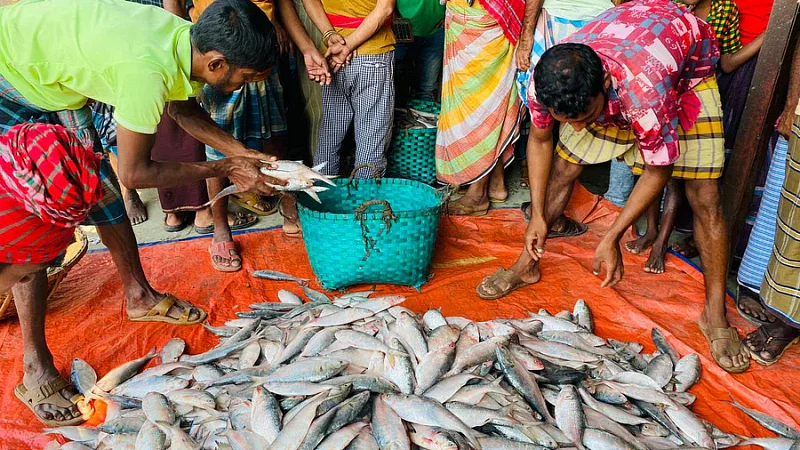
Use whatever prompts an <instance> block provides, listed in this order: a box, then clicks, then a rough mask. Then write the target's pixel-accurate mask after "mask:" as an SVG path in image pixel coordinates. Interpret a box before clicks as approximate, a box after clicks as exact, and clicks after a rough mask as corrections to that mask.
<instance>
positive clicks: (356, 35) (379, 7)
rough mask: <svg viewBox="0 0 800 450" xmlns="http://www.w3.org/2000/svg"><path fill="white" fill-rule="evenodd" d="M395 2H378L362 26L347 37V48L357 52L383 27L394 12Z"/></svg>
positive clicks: (389, 0) (382, 0)
mask: <svg viewBox="0 0 800 450" xmlns="http://www.w3.org/2000/svg"><path fill="white" fill-rule="evenodd" d="M394 5H395V0H378V3H377V4H376V5H375V8H374V9H373V10H372V11H371V12H370V13H369V14H368V15H367V17H366V18H365V19H364V21H363V22H362V23H361V25H359V26H358V28H356V31H354V32H353V33H352V34H350V35H349V36H347V39H346V41H347V46H348V47H349V48H350V50H351V51H352V50H355V49H357V48H358V47H360V46H361V44H363V43H364V42H367V40H369V38H371V37H372V36H374V35H375V33H377V32H378V30H380V29H381V28H382V27H383V24H385V23H386V21H387V20H389V18H391V17H392V13H393V12H394Z"/></svg>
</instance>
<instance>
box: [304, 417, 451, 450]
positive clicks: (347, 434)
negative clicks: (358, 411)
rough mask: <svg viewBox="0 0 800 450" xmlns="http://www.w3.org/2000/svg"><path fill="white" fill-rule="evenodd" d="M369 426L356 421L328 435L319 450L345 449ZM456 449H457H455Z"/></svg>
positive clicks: (318, 447)
mask: <svg viewBox="0 0 800 450" xmlns="http://www.w3.org/2000/svg"><path fill="white" fill-rule="evenodd" d="M365 426H367V424H366V423H364V422H356V423H353V424H350V425H348V426H346V427H344V428H341V429H339V430H338V431H335V432H333V433H331V434H329V435H328V437H326V438H325V439H323V441H322V442H320V444H319V445H318V446H317V450H344V449H345V448H347V446H348V445H349V444H350V442H352V441H353V439H355V438H356V436H358V435H359V433H360V432H361V429H362V428H364V427H365ZM454 450H455V449H454Z"/></svg>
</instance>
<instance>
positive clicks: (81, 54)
mask: <svg viewBox="0 0 800 450" xmlns="http://www.w3.org/2000/svg"><path fill="white" fill-rule="evenodd" d="M276 53H277V44H276V38H275V32H274V29H273V28H272V26H271V24H270V22H269V20H268V19H267V17H266V15H264V13H263V12H261V10H260V9H258V7H257V6H255V5H254V4H253V3H251V2H250V1H247V0H218V1H217V2H215V3H214V4H213V5H212V6H210V7H209V8H208V9H207V10H206V11H205V13H204V14H203V15H202V16H201V17H200V19H199V20H198V22H197V23H196V24H195V25H192V24H191V23H190V22H187V21H185V20H183V19H180V18H178V17H176V16H175V15H173V14H171V13H170V12H167V11H165V10H163V9H160V8H156V7H152V6H143V5H139V4H134V3H129V2H125V1H122V0H92V1H89V0H21V1H19V2H18V3H16V4H12V5H9V6H4V7H0V132H3V133H4V132H7V131H8V129H10V128H11V127H12V126H13V125H15V124H18V123H24V122H31V121H33V122H48V123H60V124H61V125H63V126H65V127H66V128H67V129H68V130H69V131H70V132H72V133H73V134H75V135H76V136H77V137H78V138H79V139H80V140H81V142H82V143H83V144H84V145H86V146H87V147H88V146H91V145H94V149H95V151H98V152H99V151H101V149H102V146H101V145H100V144H99V143H97V140H98V139H97V133H96V131H95V130H94V127H93V125H92V114H91V110H90V108H89V107H88V105H87V102H89V101H90V100H96V101H100V102H103V103H107V104H109V105H111V106H114V107H115V112H114V118H115V119H116V121H117V123H118V130H117V145H118V150H119V177H120V179H121V180H122V182H123V183H124V184H125V185H126V186H128V187H129V188H132V189H137V188H150V187H166V186H176V185H184V184H188V183H192V182H196V181H199V180H203V179H206V178H212V177H228V178H230V179H231V181H232V182H233V183H235V184H236V185H237V186H238V187H239V188H240V189H241V190H243V191H253V192H258V193H261V194H264V195H271V194H273V190H272V188H271V187H270V185H269V184H285V183H283V182H281V181H279V180H275V179H273V178H270V177H266V176H264V175H262V174H261V173H260V171H259V169H260V168H261V167H262V166H263V165H264V164H265V163H263V162H261V160H263V159H265V158H267V157H265V156H264V155H263V154H261V153H258V152H253V151H250V150H248V149H247V148H245V146H244V145H243V144H241V143H239V142H238V141H236V140H235V139H234V138H233V137H231V136H230V135H228V134H226V133H225V132H224V131H222V130H221V129H220V128H219V127H217V126H216V124H215V123H214V122H213V121H212V120H211V119H210V118H209V117H208V115H207V114H206V113H205V112H204V111H203V110H202V108H201V107H200V106H199V104H198V103H197V101H196V100H195V99H194V98H192V97H194V96H195V95H196V94H197V93H198V92H199V91H200V89H201V88H202V87H203V85H205V84H208V85H211V86H212V87H214V88H215V89H217V90H219V91H222V92H233V91H234V90H236V89H239V88H240V87H241V86H242V85H243V84H244V83H245V82H249V81H257V80H263V79H265V78H266V76H267V74H268V73H269V69H270V67H271V66H272V64H273V61H274V59H275V55H276ZM167 102H169V112H170V114H171V115H172V116H173V117H174V118H175V120H176V121H177V122H178V124H180V125H181V126H182V127H183V128H184V129H185V130H186V131H187V132H188V133H189V134H191V135H192V136H194V137H195V138H197V139H198V140H200V141H202V142H204V143H206V144H208V145H211V146H213V147H214V148H217V149H219V150H220V151H221V152H223V153H225V154H226V155H227V156H229V158H227V159H224V160H220V161H215V162H202V163H176V162H156V161H151V159H150V151H151V147H152V146H153V142H154V140H155V135H154V133H155V131H156V127H157V125H158V123H159V120H160V117H161V114H162V112H163V111H164V108H165V105H166V104H167ZM89 148H91V147H89ZM100 175H101V178H102V184H103V190H104V197H103V199H102V201H101V203H100V204H99V205H98V206H97V207H95V208H94V209H92V211H91V212H90V214H89V218H88V220H87V222H86V223H87V224H90V225H95V226H97V231H98V234H99V235H100V238H101V239H102V241H103V243H104V244H105V245H106V247H108V249H109V251H110V253H111V256H112V259H113V260H114V263H115V265H116V267H117V270H118V272H119V274H120V276H121V278H122V283H123V288H124V292H125V299H126V302H127V314H128V318H129V319H130V320H132V321H140V322H147V321H154V322H164V323H170V324H177V325H191V324H197V323H200V322H202V321H203V320H205V317H206V312H205V311H203V310H202V309H200V308H197V307H194V306H192V305H191V304H190V303H188V302H185V301H182V300H178V299H177V298H175V297H174V296H172V295H170V294H162V293H159V292H157V291H156V290H154V289H153V288H152V287H151V286H150V284H149V283H148V281H147V279H146V277H145V275H144V270H143V269H142V265H141V261H140V260H139V255H138V249H137V244H136V237H135V235H134V234H133V229H132V227H131V224H130V221H129V220H128V218H127V217H126V215H125V207H124V204H123V202H122V199H121V197H120V195H119V184H118V182H117V180H116V178H115V177H114V175H113V173H112V172H111V169H110V165H109V164H108V161H107V160H103V162H102V163H101V171H100ZM3 220H4V219H3V218H2V216H0V226H4V225H9V224H4V223H3ZM5 220H8V219H5ZM46 293H47V276H46V273H45V271H44V270H42V271H41V272H40V273H38V274H37V275H36V276H33V277H30V280H29V281H28V282H26V283H23V286H21V287H20V288H19V289H15V300H16V301H17V302H22V303H26V302H29V304H41V303H42V302H43V301H44V299H43V296H46ZM42 314H43V310H42ZM20 326H21V328H22V329H23V335H24V336H33V337H35V338H36V339H34V338H31V339H32V340H33V341H36V342H39V343H40V344H38V346H37V348H35V349H31V351H26V352H25V361H24V362H25V377H24V379H23V384H24V387H25V389H24V390H22V391H21V392H26V393H25V394H23V395H19V394H18V397H19V398H20V400H22V401H23V402H24V403H25V404H26V405H27V406H28V407H29V408H30V409H31V410H32V411H33V412H34V413H35V414H36V416H37V418H38V419H39V420H44V421H48V422H49V423H50V424H51V425H52V423H53V422H57V423H59V424H65V423H74V422H75V421H76V420H79V419H80V414H79V412H78V410H77V407H76V406H75V405H76V404H77V403H78V401H79V400H78V399H77V398H78V397H77V396H76V395H75V392H74V391H73V389H72V388H71V387H69V386H68V383H67V384H65V383H63V382H56V383H55V384H54V380H57V379H58V378H59V373H58V371H57V370H56V368H55V366H54V365H53V358H52V355H51V354H50V352H49V350H48V349H47V346H46V344H44V318H43V317H36V318H35V320H32V321H25V323H23V321H21V322H20ZM24 344H28V345H30V343H29V342H24ZM53 385H58V386H63V385H67V387H66V388H59V389H57V390H55V392H53V390H52V389H48V386H53ZM59 396H60V397H63V399H66V400H68V401H70V402H71V403H72V405H73V406H72V407H71V408H63V407H57V406H55V405H57V404H63V401H62V399H60V398H59Z"/></svg>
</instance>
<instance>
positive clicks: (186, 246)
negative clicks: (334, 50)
mask: <svg viewBox="0 0 800 450" xmlns="http://www.w3.org/2000/svg"><path fill="white" fill-rule="evenodd" d="M570 209H571V214H572V216H573V217H576V218H578V219H585V220H586V221H587V222H589V223H590V229H589V232H588V233H587V234H586V235H584V236H583V237H581V238H577V239H557V240H552V241H549V242H548V244H547V251H546V253H545V259H544V262H543V263H542V273H543V278H542V281H541V282H540V283H538V284H537V285H535V286H532V287H529V288H526V289H522V290H519V291H517V292H515V293H514V294H512V295H510V296H509V297H507V298H505V299H502V300H500V301H494V302H486V301H482V300H480V299H479V298H478V297H477V295H476V294H475V287H476V286H477V284H478V283H479V282H480V280H481V279H482V278H483V277H484V276H486V275H488V274H490V273H491V272H493V271H494V270H495V269H496V268H497V267H498V266H505V267H507V266H508V265H510V264H512V263H513V262H514V260H515V258H516V257H517V256H518V253H519V251H520V248H521V243H520V242H521V241H520V239H521V237H522V234H523V232H524V230H525V224H524V223H523V222H522V218H521V215H520V213H519V212H518V211H516V210H501V211H494V212H493V213H491V214H490V215H488V216H486V217H484V218H443V219H442V223H441V231H440V234H439V240H438V243H437V247H438V248H437V251H436V256H435V260H434V268H433V270H432V272H433V278H432V279H431V280H430V282H429V283H428V284H426V285H425V286H423V287H422V292H421V293H418V292H416V291H415V290H413V289H410V288H401V287H389V286H380V287H379V289H380V292H381V293H382V294H385V293H400V294H403V295H406V296H407V297H408V300H407V301H406V303H405V304H404V306H406V307H408V308H410V309H412V310H414V311H417V312H424V311H425V310H426V309H427V308H441V309H442V313H444V314H445V315H448V316H463V317H467V318H470V319H474V320H488V319H492V318H497V317H524V316H525V311H526V310H532V311H538V310H539V309H540V308H545V309H547V310H549V311H551V312H553V313H555V312H558V311H560V310H563V309H570V310H571V309H572V306H573V304H574V302H575V300H576V299H578V298H583V299H585V300H586V301H587V303H588V304H589V306H590V307H591V308H592V311H593V312H594V317H595V321H596V324H597V330H596V332H597V334H598V335H600V336H603V337H606V338H609V337H611V338H615V339H620V340H631V341H638V342H641V343H642V344H644V345H645V351H647V352H652V351H654V350H655V349H654V347H653V344H652V342H651V341H650V330H651V328H652V327H658V328H661V329H662V330H663V331H664V333H665V335H666V336H667V338H668V339H669V341H670V342H671V343H672V344H673V345H674V346H675V348H676V349H677V350H678V351H679V352H680V354H681V355H685V354H687V353H691V352H696V353H699V354H700V358H701V361H702V364H703V369H702V377H701V382H700V383H699V384H698V385H696V386H695V387H694V388H693V389H692V390H691V392H692V393H693V394H695V395H696V396H697V397H698V400H697V402H696V403H695V404H694V406H693V410H694V411H695V412H696V413H697V414H699V415H700V416H702V417H703V418H705V419H708V420H709V421H711V422H713V423H714V424H716V425H717V426H718V427H720V428H721V429H723V430H725V431H729V432H735V433H740V434H744V435H750V436H752V435H756V436H771V435H772V434H771V433H769V432H768V431H766V430H764V429H763V428H761V427H760V426H758V425H757V424H756V423H755V422H753V421H752V420H751V419H749V418H748V417H746V416H745V415H744V414H743V413H741V412H739V411H738V410H737V409H735V408H733V407H732V406H731V405H729V404H728V403H727V402H728V401H730V399H731V396H733V398H735V399H736V400H738V401H739V402H741V403H743V404H744V405H745V406H748V407H751V408H756V409H758V410H760V411H763V412H766V413H768V414H771V415H773V416H774V417H776V418H779V419H781V420H783V421H784V422H786V423H788V424H790V425H793V426H795V427H798V428H800V395H798V394H797V393H798V392H800V352H798V351H797V350H795V349H792V350H790V351H789V352H787V354H786V355H785V356H784V358H783V359H782V360H781V362H780V363H779V364H776V365H775V366H773V367H770V368H764V367H761V366H759V365H757V364H753V368H752V369H751V370H750V371H748V372H747V373H745V374H743V375H729V374H727V373H725V372H724V371H722V370H721V369H719V368H718V367H717V366H716V365H715V364H714V362H713V360H712V359H711V355H710V353H709V351H708V347H707V345H706V343H705V341H704V340H703V338H702V336H701V335H700V332H699V331H698V329H697V326H696V325H695V323H696V320H697V317H698V315H699V314H700V311H701V308H702V303H703V298H704V295H703V283H702V274H701V273H700V272H698V271H697V270H696V269H695V268H694V267H692V266H691V265H690V264H688V263H686V262H684V261H682V260H680V259H678V258H676V257H674V256H669V257H668V259H667V262H668V264H667V272H666V273H665V274H662V275H651V274H646V273H644V272H643V271H642V265H643V263H644V261H645V258H644V257H642V256H638V257H637V256H632V255H629V254H625V255H624V260H625V278H624V279H623V281H622V282H621V283H620V284H619V285H617V286H616V287H614V288H606V289H601V288H600V279H599V278H597V277H595V276H594V275H592V270H591V264H592V259H593V256H594V247H595V246H596V245H597V243H598V242H599V239H600V236H601V235H602V233H603V231H604V230H605V229H606V228H607V227H608V225H609V224H610V223H611V221H613V219H614V218H615V217H616V215H617V211H616V209H615V208H614V207H613V206H610V205H608V204H607V203H606V202H605V201H602V200H599V199H598V198H596V197H594V196H592V195H591V194H589V193H588V192H586V191H584V190H580V189H579V190H577V192H576V194H575V195H574V196H573V201H572V204H571V208H570ZM236 239H237V241H238V242H239V244H240V246H241V248H242V251H243V258H244V270H243V271H241V272H239V273H236V274H222V273H219V272H216V271H214V270H213V269H212V268H211V265H210V264H209V261H208V259H209V257H208V253H207V251H206V248H207V246H208V244H209V239H208V238H206V239H195V240H189V241H183V242H176V243H169V244H163V245H155V246H150V247H145V248H142V249H141V257H142V262H143V265H144V268H145V271H146V273H147V274H148V276H149V278H150V281H151V283H152V284H153V285H154V286H155V287H156V288H158V289H161V290H167V291H169V292H172V293H174V294H176V295H177V296H178V297H180V298H185V299H187V300H191V301H192V302H194V303H195V304H196V305H198V306H202V307H204V308H206V309H208V311H209V312H210V318H209V320H210V322H211V324H212V325H220V324H222V323H223V322H225V321H226V320H228V319H230V318H232V317H234V313H235V312H237V311H243V310H247V309H248V307H247V305H248V304H250V303H254V302H261V301H265V300H269V301H276V300H277V299H276V292H277V291H278V290H279V289H289V290H293V291H294V292H297V293H299V294H301V293H302V291H301V290H300V289H299V287H298V286H296V285H294V284H292V283H283V282H270V281H265V280H259V279H255V278H252V277H250V276H249V272H250V271H252V270H256V269H272V270H279V271H283V272H286V273H290V274H293V275H295V276H299V277H307V278H313V274H312V272H311V268H310V266H309V265H308V259H307V257H306V253H305V250H304V247H303V244H302V242H301V241H300V240H292V239H287V238H285V237H284V236H283V235H282V234H281V232H280V231H278V230H274V231H266V232H254V233H249V234H243V235H240V236H238V237H237V238H236ZM315 287H317V288H318V286H315ZM122 296H123V294H122V285H121V283H120V280H119V277H118V275H117V273H116V270H115V269H114V265H113V263H112V262H111V258H110V257H109V255H108V253H97V254H90V255H88V256H86V257H85V258H84V259H83V261H81V263H80V264H79V265H78V266H77V267H76V268H75V269H74V270H73V271H72V272H71V273H70V275H69V276H68V277H67V279H66V280H65V281H64V283H63V284H62V285H61V288H60V289H59V294H58V296H57V298H56V299H55V301H54V302H53V303H52V304H51V307H50V309H49V311H48V314H47V337H48V341H49V345H50V349H51V350H52V352H53V354H54V357H55V364H56V366H57V367H58V368H59V369H60V370H61V371H62V373H63V374H64V375H66V376H68V374H69V367H70V364H71V361H72V358H75V357H78V358H82V359H84V360H86V361H87V362H89V363H90V364H91V365H93V366H94V367H95V369H96V370H97V372H98V374H99V375H100V376H102V375H103V374H105V373H106V372H107V371H108V370H110V369H112V368H113V367H115V366H117V365H119V364H121V363H123V362H126V361H129V360H131V359H134V358H137V357H139V356H141V355H143V354H145V353H147V351H148V350H150V349H151V348H152V347H154V346H161V345H163V344H164V343H166V342H167V341H168V340H169V339H170V338H172V337H175V336H178V337H181V338H183V339H184V340H185V341H186V342H187V344H188V350H189V351H190V352H191V353H200V352H202V351H205V350H207V349H208V348H210V347H211V346H213V345H214V344H215V343H216V341H217V339H216V338H215V337H214V336H212V335H211V333H209V332H207V331H206V330H204V329H203V328H202V327H199V326H195V327H182V328H178V327H171V326H166V325H160V324H142V323H132V322H129V321H127V320H126V319H125V314H124V309H123V301H122ZM729 315H730V316H731V317H732V318H733V322H734V325H736V326H738V327H740V328H744V329H745V330H747V331H750V330H752V326H749V325H748V324H747V323H746V322H744V321H743V320H741V319H740V318H739V317H738V315H737V314H736V312H735V309H733V308H731V309H730V312H729ZM0 342H2V346H1V347H0V364H2V367H3V368H4V370H3V371H2V373H0V379H3V380H5V381H4V382H3V383H2V384H0V385H2V386H3V388H2V390H0V401H2V405H3V408H2V411H3V414H2V415H0V448H3V449H17V448H19V449H23V448H42V447H43V446H44V445H45V444H46V443H47V442H49V441H50V440H52V439H53V438H52V437H45V436H41V435H40V432H41V428H42V427H41V425H40V424H39V422H37V421H36V420H35V418H34V417H33V415H32V414H31V413H30V412H29V411H28V410H27V409H26V408H25V407H24V406H23V405H22V404H20V403H19V402H18V401H17V400H16V398H15V397H14V394H13V392H12V389H13V387H14V385H15V384H16V383H18V382H20V380H21V379H22V351H21V347H22V344H21V339H20V330H19V326H18V324H17V323H16V322H15V321H9V322H6V323H3V324H2V325H0ZM96 416H98V417H95V418H94V420H95V421H97V420H99V419H100V416H101V413H98V414H96Z"/></svg>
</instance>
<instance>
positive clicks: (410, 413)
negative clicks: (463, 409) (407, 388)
mask: <svg viewBox="0 0 800 450" xmlns="http://www.w3.org/2000/svg"><path fill="white" fill-rule="evenodd" d="M381 397H382V399H383V401H384V402H386V404H387V405H389V406H390V407H391V408H392V409H393V410H394V411H395V412H396V413H397V414H398V415H399V416H400V417H401V418H402V419H403V420H405V421H407V422H411V423H418V424H420V425H427V426H431V427H439V428H444V429H447V430H452V431H457V432H459V433H461V434H462V435H464V437H465V438H466V439H467V440H468V441H469V443H470V444H472V446H473V447H474V448H475V449H477V450H480V449H481V445H480V443H478V441H477V440H476V439H475V437H474V436H473V434H472V431H471V429H470V428H469V427H467V426H466V425H465V424H464V422H462V421H461V420H460V419H459V418H458V417H456V416H455V414H453V413H451V412H450V411H448V410H447V408H445V407H444V406H442V404H441V403H439V402H436V401H434V400H430V399H426V398H423V397H417V396H412V395H402V394H383V395H382V396H381Z"/></svg>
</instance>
